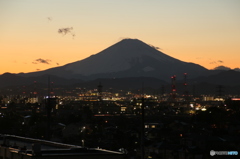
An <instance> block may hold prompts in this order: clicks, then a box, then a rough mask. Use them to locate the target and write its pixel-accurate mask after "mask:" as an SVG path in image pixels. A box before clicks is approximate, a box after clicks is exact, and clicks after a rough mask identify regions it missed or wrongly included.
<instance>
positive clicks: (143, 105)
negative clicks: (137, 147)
mask: <svg viewBox="0 0 240 159" xmlns="http://www.w3.org/2000/svg"><path fill="white" fill-rule="evenodd" d="M143 87H144V83H143V84H142V107H141V109H142V122H141V159H144V158H145V148H144V147H145V146H144V138H145V137H144V136H145V133H144V129H145V124H144V122H145V110H144V108H145V104H144V92H143Z"/></svg>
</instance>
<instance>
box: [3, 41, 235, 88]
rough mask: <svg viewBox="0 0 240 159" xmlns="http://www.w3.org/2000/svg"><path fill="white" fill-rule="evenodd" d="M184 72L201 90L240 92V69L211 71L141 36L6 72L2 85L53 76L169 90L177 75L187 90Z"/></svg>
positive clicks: (68, 81) (58, 81) (60, 81)
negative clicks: (68, 59) (39, 67)
mask: <svg viewBox="0 0 240 159" xmlns="http://www.w3.org/2000/svg"><path fill="white" fill-rule="evenodd" d="M184 73H187V82H188V85H189V87H190V86H193V85H194V87H195V86H200V85H201V87H199V89H198V90H199V91H200V90H202V91H201V92H204V90H205V91H206V92H209V91H207V90H208V88H215V87H216V85H223V86H226V87H227V88H230V87H231V90H230V91H229V93H230V92H235V93H237V92H239V91H238V89H239V86H240V83H239V81H240V72H237V71H233V70H228V71H221V70H208V69H206V68H204V67H202V66H200V65H197V64H194V63H188V62H183V61H181V60H178V59H176V58H173V57H170V56H168V55H166V54H164V53H162V52H161V51H159V50H157V49H156V48H155V47H152V46H150V45H147V44H146V43H144V42H142V41H140V40H137V39H124V40H122V41H120V42H118V43H116V44H114V45H112V46H110V47H108V48H106V49H105V50H103V51H101V52H99V53H97V54H95V55H92V56H90V57H88V58H86V59H83V60H80V61H76V62H73V63H69V64H66V65H64V66H60V67H54V68H51V69H47V70H44V71H38V72H31V73H20V74H11V73H5V74H3V75H0V88H7V87H12V86H16V87H17V86H23V85H31V84H33V82H34V81H37V83H39V84H40V83H41V84H43V85H47V83H48V79H49V77H50V78H51V81H53V82H54V85H56V86H62V87H63V86H64V87H66V86H71V87H74V86H80V87H89V88H91V87H95V88H96V86H97V85H98V83H99V82H102V84H103V85H104V86H105V88H106V89H107V88H116V89H121V88H122V89H128V90H131V89H137V88H141V87H142V84H143V83H144V85H145V87H151V88H154V89H157V88H159V89H160V88H161V87H162V86H166V87H167V89H168V88H170V84H171V79H170V77H171V76H172V75H176V76H177V83H179V87H178V88H179V89H183V88H182V86H181V83H183V78H184V75H183V74H184ZM168 85H169V86H168ZM205 86H207V87H206V89H203V88H205ZM189 89H190V88H189ZM214 91H215V90H214Z"/></svg>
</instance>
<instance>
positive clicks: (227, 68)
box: [213, 66, 231, 70]
mask: <svg viewBox="0 0 240 159" xmlns="http://www.w3.org/2000/svg"><path fill="white" fill-rule="evenodd" d="M213 70H231V68H230V67H226V66H217V67H215V68H214V69H213Z"/></svg>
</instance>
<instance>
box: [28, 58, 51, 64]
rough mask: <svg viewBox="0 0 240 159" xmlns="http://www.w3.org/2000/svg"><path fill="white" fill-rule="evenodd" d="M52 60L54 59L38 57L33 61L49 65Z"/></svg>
mask: <svg viewBox="0 0 240 159" xmlns="http://www.w3.org/2000/svg"><path fill="white" fill-rule="evenodd" d="M51 61H52V60H49V59H46V60H44V59H42V58H39V59H36V60H35V61H33V62H32V63H33V64H39V63H42V64H48V65H49V64H50V62H51Z"/></svg>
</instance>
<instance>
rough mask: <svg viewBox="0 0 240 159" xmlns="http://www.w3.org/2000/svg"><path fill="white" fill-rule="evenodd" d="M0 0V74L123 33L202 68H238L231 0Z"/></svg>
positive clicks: (61, 60) (40, 64)
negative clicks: (221, 66)
mask: <svg viewBox="0 0 240 159" xmlns="http://www.w3.org/2000/svg"><path fill="white" fill-rule="evenodd" d="M0 5H1V11H0V20H1V21H2V24H1V26H0V28H1V30H0V33H1V37H0V43H1V46H0V48H1V55H2V58H1V60H0V64H1V69H0V74H3V73H5V72H11V73H20V72H35V71H38V70H45V69H48V68H52V67H57V66H62V65H65V64H67V63H72V62H75V61H79V60H82V59H84V58H87V57H89V56H91V55H92V54H96V53H98V52H100V51H102V50H104V49H106V48H107V47H109V46H111V45H113V44H114V43H117V42H118V41H120V40H121V39H124V38H133V39H135V38H136V39H139V40H142V41H144V42H146V43H148V44H151V45H154V46H156V47H159V48H160V51H161V52H163V53H165V54H167V55H169V56H172V57H174V58H177V59H179V60H182V61H185V62H193V63H196V64H199V65H201V66H203V67H205V68H207V69H213V68H215V67H217V66H220V65H223V66H226V67H230V68H231V69H234V68H240V66H239V64H238V60H239V59H240V55H239V54H238V53H239V51H240V46H238V43H239V41H240V39H239V37H240V36H239V35H240V29H239V28H240V21H239V19H240V11H239V10H238V8H239V7H238V6H239V5H240V2H239V1H237V0H230V1H219V0H218V1H216V0H213V1H206V0H204V1H189V0H184V1H181V2H180V1H161V2H160V1H154V0H153V1H148V2H147V1H144V0H140V1H136V0H133V1H125V0H124V1H118V2H112V1H109V0H103V1H101V2H99V1H95V0H91V1H63V0H62V1H50V2H49V1H34V2H33V1H29V0H23V1H15V0H14V1H1V2H0Z"/></svg>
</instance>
